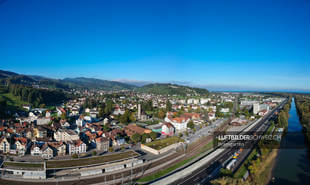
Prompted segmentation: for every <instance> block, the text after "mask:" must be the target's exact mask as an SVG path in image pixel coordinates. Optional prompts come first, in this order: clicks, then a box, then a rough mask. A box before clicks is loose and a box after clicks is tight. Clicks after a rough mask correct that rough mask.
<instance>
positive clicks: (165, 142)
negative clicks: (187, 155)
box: [145, 136, 184, 150]
mask: <svg viewBox="0 0 310 185" xmlns="http://www.w3.org/2000/svg"><path fill="white" fill-rule="evenodd" d="M178 142H184V140H183V139H181V138H179V137H177V136H174V137H168V138H166V139H160V140H156V141H153V142H150V143H147V144H145V145H146V146H148V147H151V148H154V149H156V150H160V149H162V148H165V147H167V146H169V145H172V144H174V143H178Z"/></svg>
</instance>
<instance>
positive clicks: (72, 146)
mask: <svg viewBox="0 0 310 185" xmlns="http://www.w3.org/2000/svg"><path fill="white" fill-rule="evenodd" d="M67 151H68V154H69V155H73V154H81V153H85V152H86V144H85V143H83V141H81V140H80V139H78V140H74V141H68V142H67Z"/></svg>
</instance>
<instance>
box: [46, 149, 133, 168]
mask: <svg viewBox="0 0 310 185" xmlns="http://www.w3.org/2000/svg"><path fill="white" fill-rule="evenodd" d="M136 156H139V154H138V153H136V152H134V151H128V152H123V153H117V154H111V155H104V156H99V157H89V158H84V159H83V158H80V159H72V160H59V161H47V162H46V168H49V169H51V168H52V169H53V168H70V167H77V166H87V165H94V164H103V163H106V162H112V161H118V160H123V159H127V158H130V157H136Z"/></svg>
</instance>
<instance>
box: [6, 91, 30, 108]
mask: <svg viewBox="0 0 310 185" xmlns="http://www.w3.org/2000/svg"><path fill="white" fill-rule="evenodd" d="M0 96H1V97H2V98H3V99H5V100H6V101H7V104H8V105H9V106H16V107H21V106H22V105H24V104H28V103H27V102H24V101H21V100H19V98H17V97H16V96H14V95H13V94H11V93H1V94H0Z"/></svg>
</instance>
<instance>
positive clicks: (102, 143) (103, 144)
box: [95, 137, 110, 151]
mask: <svg viewBox="0 0 310 185" xmlns="http://www.w3.org/2000/svg"><path fill="white" fill-rule="evenodd" d="M95 141H96V149H97V150H100V151H108V149H109V146H110V141H109V139H107V138H105V137H98V138H96V139H95Z"/></svg>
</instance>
